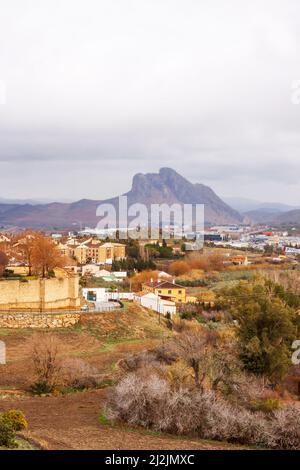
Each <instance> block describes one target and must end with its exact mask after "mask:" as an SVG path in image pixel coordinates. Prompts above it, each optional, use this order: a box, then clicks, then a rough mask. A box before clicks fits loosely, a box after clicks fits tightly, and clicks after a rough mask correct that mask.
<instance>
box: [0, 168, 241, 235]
mask: <svg viewBox="0 0 300 470" xmlns="http://www.w3.org/2000/svg"><path fill="white" fill-rule="evenodd" d="M125 196H127V198H128V205H131V204H134V203H141V204H145V205H146V206H147V207H149V205H150V204H161V203H167V204H174V203H179V204H204V205H205V222H206V223H207V224H233V223H241V222H242V221H243V217H242V216H241V215H240V214H239V212H238V211H236V210H234V209H232V208H231V207H230V206H229V205H228V204H226V203H225V202H224V201H222V199H220V198H219V197H218V196H217V195H216V194H215V192H214V191H213V190H212V189H211V188H209V187H208V186H205V185H203V184H193V183H191V182H189V181H188V180H187V179H185V178H183V177H182V176H181V175H179V174H178V173H177V172H176V171H174V170H172V169H170V168H162V169H161V170H160V171H159V173H148V174H141V173H139V174H137V175H135V176H134V178H133V182H132V188H131V190H130V191H128V192H127V193H126V194H125ZM118 201H119V199H118V197H115V198H111V199H106V200H102V201H101V200H89V199H82V200H80V201H77V202H73V203H63V202H52V203H48V204H34V205H33V204H29V203H26V204H18V203H8V204H7V203H5V204H3V203H2V204H1V203H0V225H6V226H9V225H12V226H18V227H32V228H40V229H42V228H54V227H57V228H71V227H72V228H73V229H74V228H76V229H79V228H80V227H84V226H92V227H93V226H95V225H96V224H97V222H98V220H99V218H98V217H97V216H96V209H97V207H98V205H99V204H100V203H110V204H113V205H114V206H115V207H116V208H117V207H118Z"/></svg>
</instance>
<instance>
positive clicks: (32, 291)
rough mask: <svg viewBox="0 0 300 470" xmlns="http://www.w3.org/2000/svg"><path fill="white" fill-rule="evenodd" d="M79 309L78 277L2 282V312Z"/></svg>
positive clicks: (0, 294) (0, 295) (0, 296)
mask: <svg viewBox="0 0 300 470" xmlns="http://www.w3.org/2000/svg"><path fill="white" fill-rule="evenodd" d="M79 307H80V298H79V277H78V276H77V275H68V276H61V277H55V278H51V279H30V280H24V281H18V280H0V311H9V310H30V309H37V310H38V311H40V310H47V309H48V310H51V309H74V310H77V309H78V308H79Z"/></svg>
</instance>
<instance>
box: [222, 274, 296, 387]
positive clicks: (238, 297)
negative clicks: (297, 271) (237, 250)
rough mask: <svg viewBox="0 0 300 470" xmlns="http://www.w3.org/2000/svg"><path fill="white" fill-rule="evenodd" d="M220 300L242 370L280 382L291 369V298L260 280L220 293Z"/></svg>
mask: <svg viewBox="0 0 300 470" xmlns="http://www.w3.org/2000/svg"><path fill="white" fill-rule="evenodd" d="M220 298H221V299H222V300H221V303H222V305H223V308H225V309H226V310H227V312H228V313H230V315H231V317H232V319H234V320H236V328H237V337H238V340H239V347H240V359H241V361H242V362H243V364H244V367H245V369H247V370H249V371H251V372H254V373H256V374H259V375H266V376H267V377H268V378H269V379H271V380H274V381H277V380H280V379H282V378H283V377H284V376H285V375H286V373H287V372H288V370H289V368H290V367H291V345H292V342H293V340H294V339H296V338H297V331H298V325H297V323H298V315H297V311H296V309H295V308H294V306H293V303H294V299H293V298H292V299H289V296H286V295H285V292H284V289H279V290H278V286H277V285H276V284H274V283H272V282H270V281H266V280H263V279H258V280H253V281H252V282H245V281H242V282H240V283H239V284H238V285H237V286H235V287H233V288H229V289H225V290H223V291H222V293H221V295H220ZM220 298H219V301H220ZM289 301H290V304H292V305H289Z"/></svg>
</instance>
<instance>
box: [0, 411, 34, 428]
mask: <svg viewBox="0 0 300 470" xmlns="http://www.w3.org/2000/svg"><path fill="white" fill-rule="evenodd" d="M1 418H2V420H3V421H5V422H6V423H8V424H9V425H10V426H11V427H12V429H13V430H14V431H22V430H23V429H26V428H27V427H28V423H27V420H26V418H25V416H24V414H23V413H22V411H19V410H9V411H6V412H5V413H3V414H2V416H1Z"/></svg>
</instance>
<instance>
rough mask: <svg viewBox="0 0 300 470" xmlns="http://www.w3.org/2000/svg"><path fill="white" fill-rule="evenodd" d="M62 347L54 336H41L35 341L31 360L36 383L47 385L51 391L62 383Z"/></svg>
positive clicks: (46, 334) (35, 338)
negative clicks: (60, 355) (60, 356)
mask: <svg viewBox="0 0 300 470" xmlns="http://www.w3.org/2000/svg"><path fill="white" fill-rule="evenodd" d="M61 347H62V344H61V342H60V341H59V340H58V339H57V337H56V336H54V335H52V334H48V333H44V334H43V335H40V334H39V335H36V336H35V337H34V339H33V345H32V351H31V358H32V363H33V369H34V374H35V376H36V382H38V383H41V384H46V385H47V387H48V388H49V390H52V389H53V388H55V386H57V385H58V384H59V382H60V375H61V367H62V364H61V359H60V358H59V353H60V352H61Z"/></svg>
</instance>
